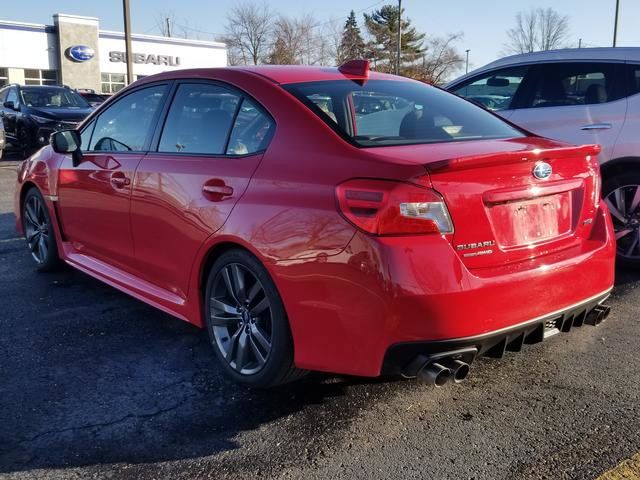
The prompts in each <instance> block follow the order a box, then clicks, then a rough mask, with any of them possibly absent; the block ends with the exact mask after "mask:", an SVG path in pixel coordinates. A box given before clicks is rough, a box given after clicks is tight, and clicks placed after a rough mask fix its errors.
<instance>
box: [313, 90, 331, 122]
mask: <svg viewBox="0 0 640 480" xmlns="http://www.w3.org/2000/svg"><path fill="white" fill-rule="evenodd" d="M308 98H309V100H310V101H312V102H313V103H314V104H315V105H316V107H318V108H319V109H320V110H322V112H323V113H324V114H325V115H327V116H328V117H329V118H330V119H331V120H333V121H334V122H337V118H336V112H335V108H334V106H333V99H332V98H331V96H329V95H328V94H323V93H316V94H314V95H310V96H309V97H308Z"/></svg>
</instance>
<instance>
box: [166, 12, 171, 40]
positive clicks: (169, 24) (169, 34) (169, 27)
mask: <svg viewBox="0 0 640 480" xmlns="http://www.w3.org/2000/svg"><path fill="white" fill-rule="evenodd" d="M166 20H167V37H171V20H170V19H169V17H167V18H166Z"/></svg>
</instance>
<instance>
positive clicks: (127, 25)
mask: <svg viewBox="0 0 640 480" xmlns="http://www.w3.org/2000/svg"><path fill="white" fill-rule="evenodd" d="M122 11H123V16H124V52H125V56H126V57H127V82H126V83H127V85H129V84H130V83H131V82H133V53H132V52H131V10H130V9H129V0H122Z"/></svg>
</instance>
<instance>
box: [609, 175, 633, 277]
mask: <svg viewBox="0 0 640 480" xmlns="http://www.w3.org/2000/svg"><path fill="white" fill-rule="evenodd" d="M603 197H604V200H605V202H606V203H607V206H608V207H609V211H610V212H611V217H612V219H613V228H614V230H615V234H616V242H617V260H618V263H619V264H620V265H623V266H626V267H634V268H640V172H630V173H621V174H618V175H615V176H613V177H611V178H607V179H605V181H604V184H603Z"/></svg>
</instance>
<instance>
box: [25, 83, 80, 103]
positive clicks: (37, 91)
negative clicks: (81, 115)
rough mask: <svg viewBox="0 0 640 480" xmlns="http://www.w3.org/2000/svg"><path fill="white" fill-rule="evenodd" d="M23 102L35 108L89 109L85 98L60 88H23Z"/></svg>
mask: <svg viewBox="0 0 640 480" xmlns="http://www.w3.org/2000/svg"><path fill="white" fill-rule="evenodd" d="M20 91H21V92H20V93H21V94H22V101H23V102H24V104H25V105H27V106H28V107H35V108H89V104H88V103H87V102H86V100H85V99H84V98H82V97H81V96H80V95H78V94H77V93H76V92H74V91H73V90H68V89H66V88H60V87H51V88H48V87H33V88H29V87H22V88H21V89H20Z"/></svg>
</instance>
